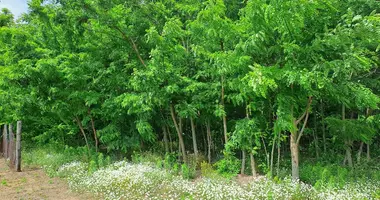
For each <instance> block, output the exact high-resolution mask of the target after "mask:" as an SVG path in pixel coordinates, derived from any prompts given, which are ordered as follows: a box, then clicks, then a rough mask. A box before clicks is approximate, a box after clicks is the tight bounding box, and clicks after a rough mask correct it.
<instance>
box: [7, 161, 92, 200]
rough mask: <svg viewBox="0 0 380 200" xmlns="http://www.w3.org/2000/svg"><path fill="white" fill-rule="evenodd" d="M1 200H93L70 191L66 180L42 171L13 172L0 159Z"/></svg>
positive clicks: (25, 170) (24, 170)
mask: <svg viewBox="0 0 380 200" xmlns="http://www.w3.org/2000/svg"><path fill="white" fill-rule="evenodd" d="M0 199H4V200H12V199H19V200H21V199H25V200H26V199H30V200H32V199H33V200H42V199H51V200H55V199H59V200H63V199H64V200H82V199H83V200H87V199H92V198H91V197H90V196H89V195H88V194H87V195H86V194H78V193H75V192H72V191H70V189H69V188H68V184H67V183H66V182H65V181H64V180H61V179H59V178H49V177H48V176H47V175H46V174H45V173H44V172H43V170H42V169H23V172H14V171H11V170H9V167H8V166H7V164H6V161H5V159H4V158H1V157H0Z"/></svg>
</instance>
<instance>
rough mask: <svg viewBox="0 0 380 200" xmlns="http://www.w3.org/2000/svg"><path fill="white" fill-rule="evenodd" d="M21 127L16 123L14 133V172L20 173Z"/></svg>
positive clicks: (19, 123) (20, 124)
mask: <svg viewBox="0 0 380 200" xmlns="http://www.w3.org/2000/svg"><path fill="white" fill-rule="evenodd" d="M21 127H22V122H21V121H17V132H16V171H18V172H21Z"/></svg>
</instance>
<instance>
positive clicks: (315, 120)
mask: <svg viewBox="0 0 380 200" xmlns="http://www.w3.org/2000/svg"><path fill="white" fill-rule="evenodd" d="M313 119H314V131H313V133H314V145H315V154H316V156H317V159H319V145H318V126H317V115H316V114H314V117H313Z"/></svg>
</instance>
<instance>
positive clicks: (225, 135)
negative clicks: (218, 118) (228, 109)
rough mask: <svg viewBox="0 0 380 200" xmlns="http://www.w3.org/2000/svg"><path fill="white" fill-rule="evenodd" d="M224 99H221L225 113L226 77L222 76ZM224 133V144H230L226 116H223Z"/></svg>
mask: <svg viewBox="0 0 380 200" xmlns="http://www.w3.org/2000/svg"><path fill="white" fill-rule="evenodd" d="M221 82H222V95H221V96H222V97H221V103H222V106H223V109H224V111H225V104H224V77H223V76H222V81H221ZM223 133H224V142H225V143H227V142H228V137H227V117H226V115H223Z"/></svg>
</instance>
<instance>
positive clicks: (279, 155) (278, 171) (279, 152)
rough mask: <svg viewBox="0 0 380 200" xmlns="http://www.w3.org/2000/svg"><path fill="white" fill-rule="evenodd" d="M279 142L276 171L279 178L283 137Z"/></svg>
mask: <svg viewBox="0 0 380 200" xmlns="http://www.w3.org/2000/svg"><path fill="white" fill-rule="evenodd" d="M277 141H278V145H277V169H276V175H277V176H278V175H279V174H280V157H281V137H279V138H278V140H277Z"/></svg>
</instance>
